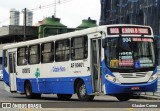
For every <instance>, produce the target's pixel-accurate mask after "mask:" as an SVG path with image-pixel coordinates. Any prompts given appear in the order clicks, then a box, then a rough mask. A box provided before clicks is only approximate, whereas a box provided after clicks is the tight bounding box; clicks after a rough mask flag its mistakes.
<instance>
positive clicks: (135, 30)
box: [107, 26, 151, 35]
mask: <svg viewBox="0 0 160 111" xmlns="http://www.w3.org/2000/svg"><path fill="white" fill-rule="evenodd" d="M107 32H108V35H117V34H137V35H151V30H150V28H149V27H136V26H126V27H125V26H119V27H118V26H117V27H116V26H115V27H108V28H107Z"/></svg>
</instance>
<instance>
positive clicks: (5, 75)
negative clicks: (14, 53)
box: [2, 67, 10, 86]
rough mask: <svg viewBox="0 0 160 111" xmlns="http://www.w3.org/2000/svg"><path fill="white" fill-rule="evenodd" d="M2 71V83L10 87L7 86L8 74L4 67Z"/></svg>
mask: <svg viewBox="0 0 160 111" xmlns="http://www.w3.org/2000/svg"><path fill="white" fill-rule="evenodd" d="M2 69H3V81H4V82H5V83H6V85H8V86H10V84H9V80H10V79H9V74H8V73H7V71H6V70H5V68H4V67H2Z"/></svg>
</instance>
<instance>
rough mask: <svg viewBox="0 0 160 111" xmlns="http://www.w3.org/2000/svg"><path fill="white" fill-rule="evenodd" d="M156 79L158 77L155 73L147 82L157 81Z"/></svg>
mask: <svg viewBox="0 0 160 111" xmlns="http://www.w3.org/2000/svg"><path fill="white" fill-rule="evenodd" d="M157 77H158V75H157V73H156V74H154V75H153V76H151V77H150V80H149V82H152V81H154V80H155V79H157Z"/></svg>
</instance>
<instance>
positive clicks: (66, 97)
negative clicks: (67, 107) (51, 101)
mask: <svg viewBox="0 0 160 111" xmlns="http://www.w3.org/2000/svg"><path fill="white" fill-rule="evenodd" d="M57 97H58V99H59V100H65V101H67V100H69V99H71V97H72V94H57Z"/></svg>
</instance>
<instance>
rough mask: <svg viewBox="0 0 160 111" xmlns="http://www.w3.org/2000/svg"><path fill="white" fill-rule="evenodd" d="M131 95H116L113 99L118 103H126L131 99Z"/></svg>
mask: <svg viewBox="0 0 160 111" xmlns="http://www.w3.org/2000/svg"><path fill="white" fill-rule="evenodd" d="M132 95H133V94H132V93H124V94H116V95H115V97H116V98H117V99H118V100H119V101H128V100H130V99H131V97H132Z"/></svg>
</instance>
